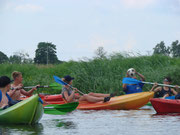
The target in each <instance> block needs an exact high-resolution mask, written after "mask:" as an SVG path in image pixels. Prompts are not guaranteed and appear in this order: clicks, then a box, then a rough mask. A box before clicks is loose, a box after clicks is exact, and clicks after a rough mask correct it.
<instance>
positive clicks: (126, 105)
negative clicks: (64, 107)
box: [48, 92, 154, 110]
mask: <svg viewBox="0 0 180 135" xmlns="http://www.w3.org/2000/svg"><path fill="white" fill-rule="evenodd" d="M153 96H154V92H141V93H135V94H128V95H122V96H117V97H112V98H111V100H110V101H108V102H105V103H104V102H97V103H89V102H86V101H83V102H79V105H78V107H77V109H80V110H105V109H110V110H131V109H139V108H140V107H142V106H144V105H146V104H147V103H148V102H149V100H150V98H153ZM48 103H50V104H64V103H65V102H64V101H48Z"/></svg>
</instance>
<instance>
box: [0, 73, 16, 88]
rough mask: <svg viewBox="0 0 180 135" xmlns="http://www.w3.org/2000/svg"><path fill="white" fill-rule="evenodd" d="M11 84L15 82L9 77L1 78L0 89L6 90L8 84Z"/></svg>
mask: <svg viewBox="0 0 180 135" xmlns="http://www.w3.org/2000/svg"><path fill="white" fill-rule="evenodd" d="M11 82H13V80H11V79H10V78H9V77H7V76H1V77H0V87H1V88H4V87H6V86H7V85H8V84H10V83H11Z"/></svg>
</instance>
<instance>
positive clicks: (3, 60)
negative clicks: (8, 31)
mask: <svg viewBox="0 0 180 135" xmlns="http://www.w3.org/2000/svg"><path fill="white" fill-rule="evenodd" d="M8 60H9V59H8V57H7V55H6V54H4V53H3V52H1V51H0V64H2V63H7V62H8Z"/></svg>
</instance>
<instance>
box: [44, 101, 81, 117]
mask: <svg viewBox="0 0 180 135" xmlns="http://www.w3.org/2000/svg"><path fill="white" fill-rule="evenodd" d="M78 105H79V102H72V103H65V104H51V105H46V106H45V107H44V113H46V114H53V115H64V114H67V113H69V112H72V111H74V110H75V109H76V108H77V106H78Z"/></svg>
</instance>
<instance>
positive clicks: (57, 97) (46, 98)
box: [21, 93, 79, 102]
mask: <svg viewBox="0 0 180 135" xmlns="http://www.w3.org/2000/svg"><path fill="white" fill-rule="evenodd" d="M76 95H79V94H78V93H76ZM39 97H40V98H41V99H42V100H43V101H47V102H59V101H64V100H63V97H62V95H61V94H57V95H44V94H39ZM26 98H28V97H22V98H21V100H24V99H26Z"/></svg>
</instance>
